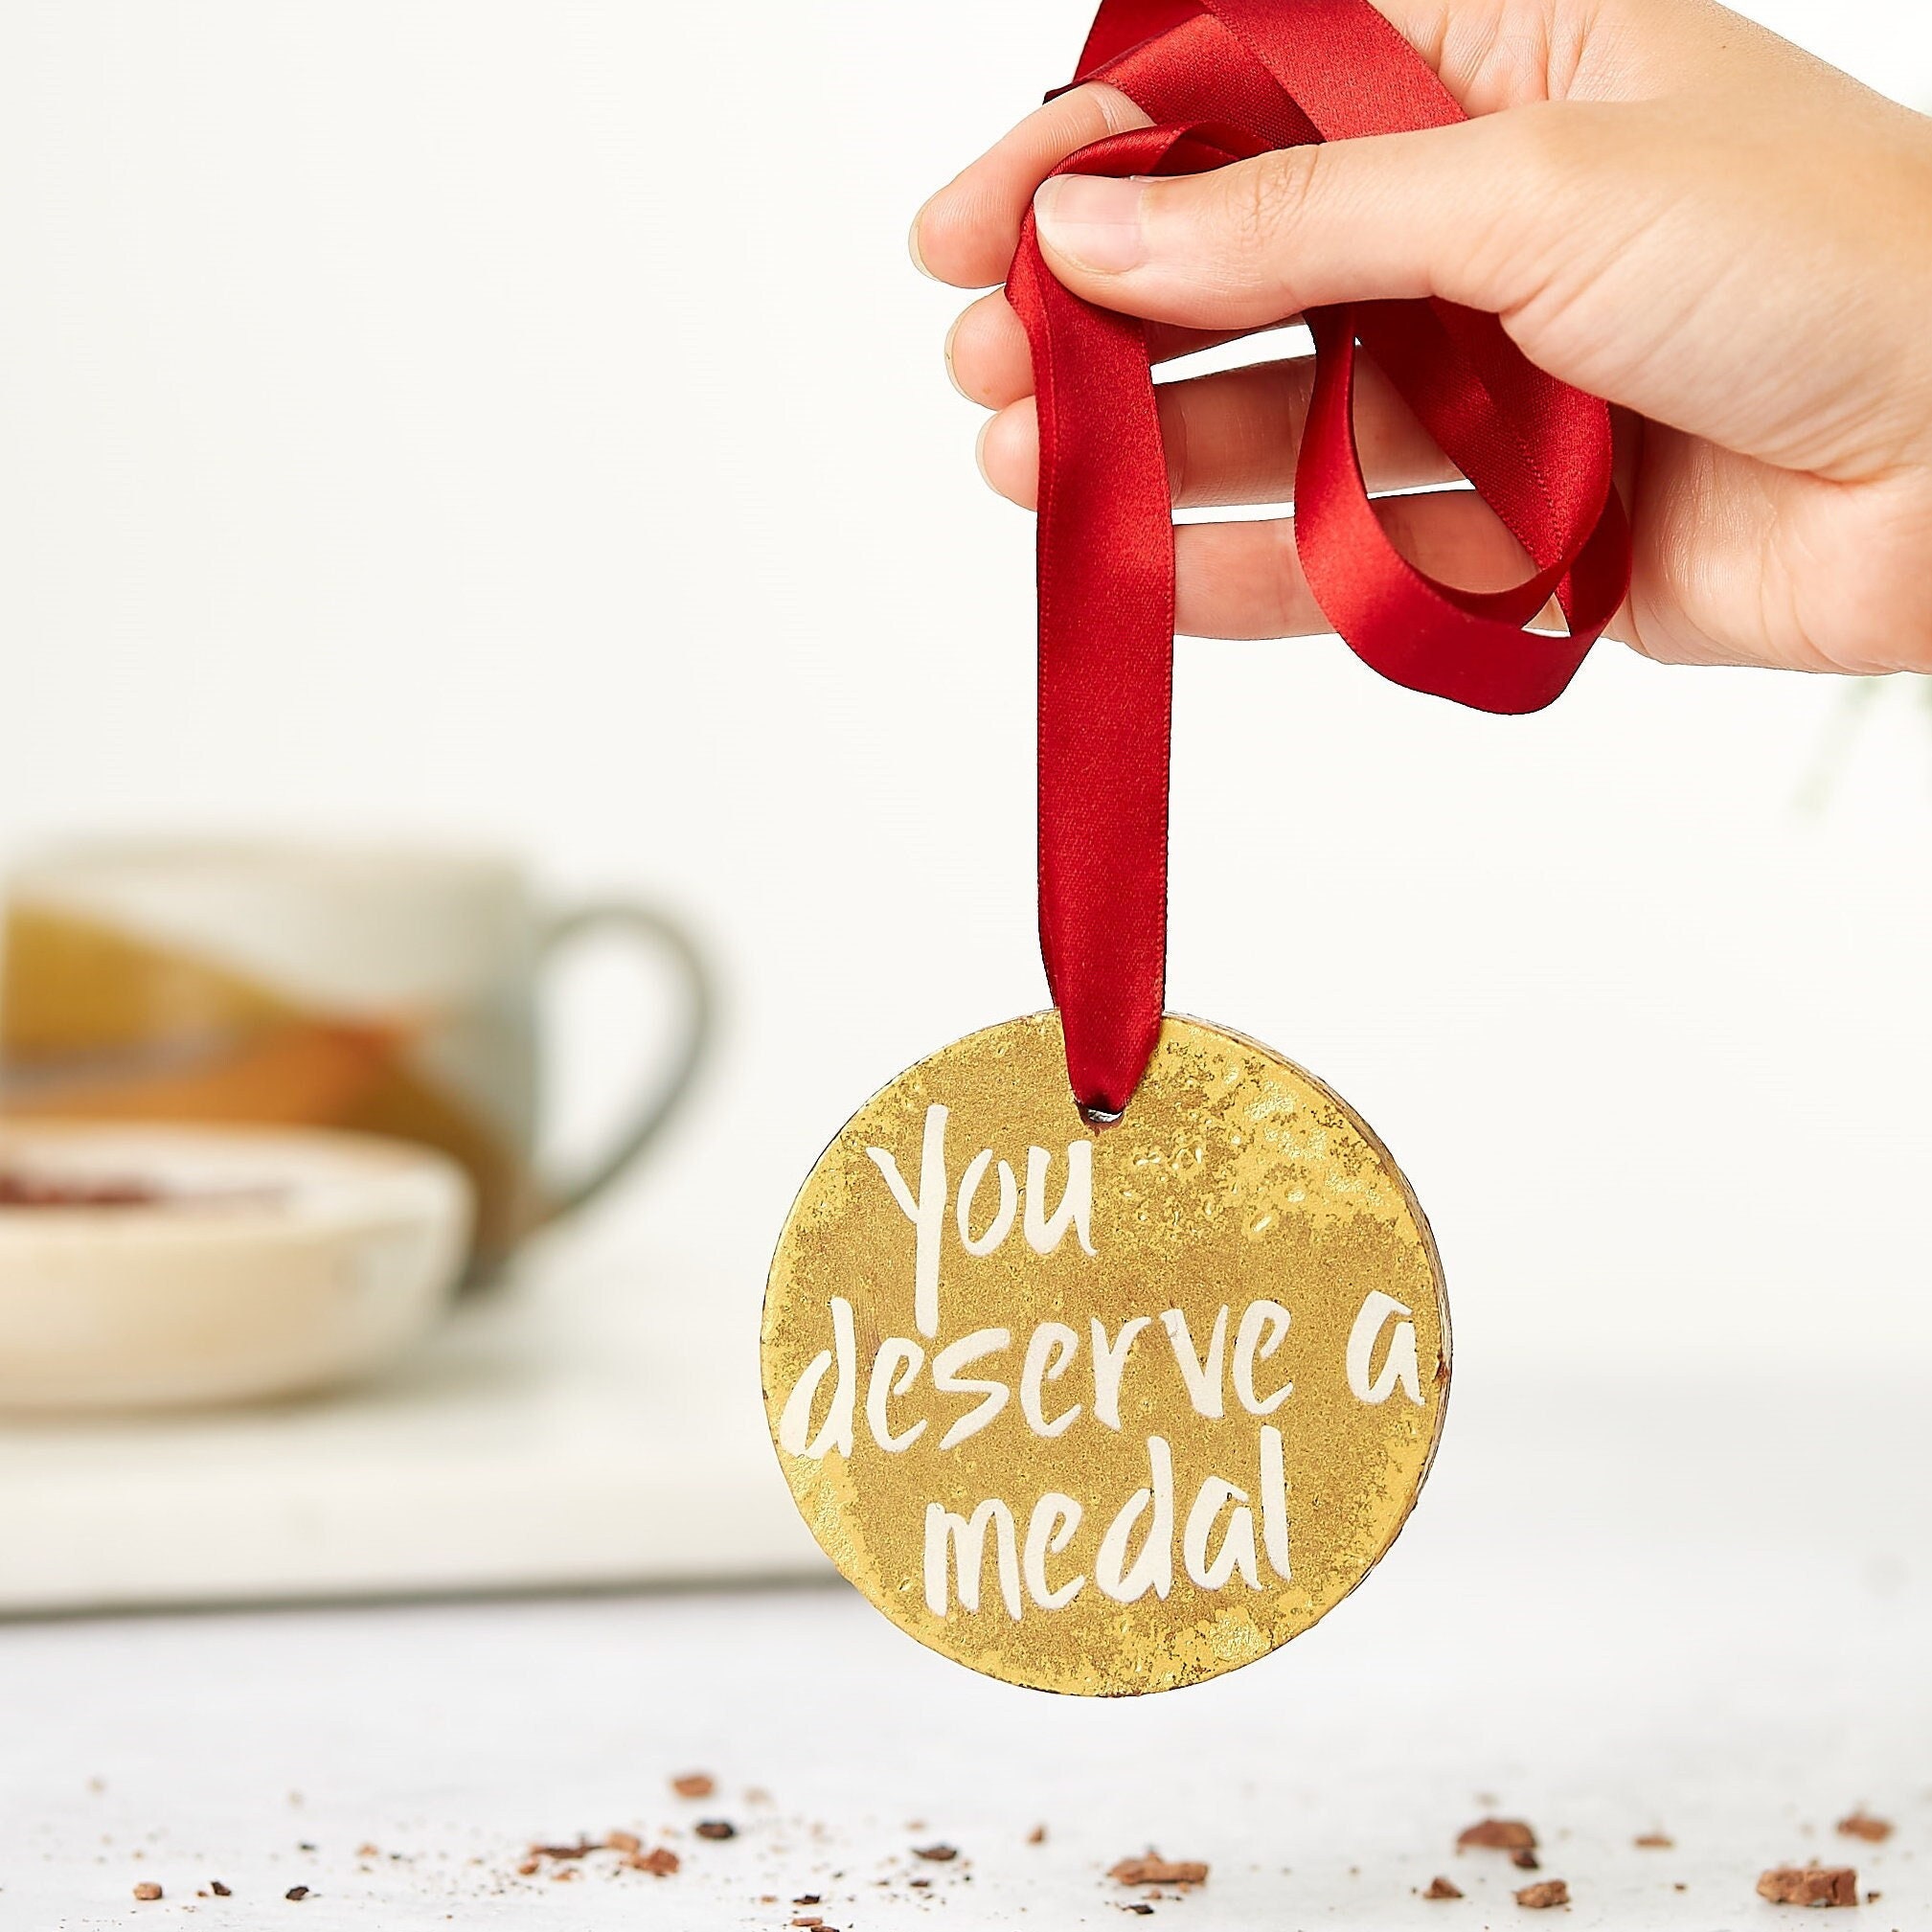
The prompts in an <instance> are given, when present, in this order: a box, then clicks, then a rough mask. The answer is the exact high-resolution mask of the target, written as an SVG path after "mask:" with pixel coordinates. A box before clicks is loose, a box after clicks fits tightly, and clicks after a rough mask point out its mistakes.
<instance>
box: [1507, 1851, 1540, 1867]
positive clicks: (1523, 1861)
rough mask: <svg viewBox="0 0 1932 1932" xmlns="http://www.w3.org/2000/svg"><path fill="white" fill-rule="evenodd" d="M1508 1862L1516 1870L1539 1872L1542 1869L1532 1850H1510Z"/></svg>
mask: <svg viewBox="0 0 1932 1932" xmlns="http://www.w3.org/2000/svg"><path fill="white" fill-rule="evenodd" d="M1510 1863H1511V1864H1512V1865H1513V1866H1514V1867H1515V1868H1516V1870H1517V1871H1518V1872H1540V1871H1541V1870H1542V1869H1543V1868H1542V1865H1541V1864H1540V1863H1539V1862H1538V1861H1537V1858H1536V1854H1535V1853H1534V1852H1511V1853H1510Z"/></svg>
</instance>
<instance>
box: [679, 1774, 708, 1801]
mask: <svg viewBox="0 0 1932 1932" xmlns="http://www.w3.org/2000/svg"><path fill="white" fill-rule="evenodd" d="M671 1789H672V1790H673V1791H675V1792H676V1793H677V1795H678V1796H679V1797H680V1798H709V1797H710V1796H711V1794H712V1793H713V1792H714V1791H716V1789H717V1780H716V1778H714V1777H713V1776H712V1775H711V1773H710V1772H709V1771H687V1772H686V1773H685V1774H684V1776H683V1777H682V1778H673V1779H672V1780H671Z"/></svg>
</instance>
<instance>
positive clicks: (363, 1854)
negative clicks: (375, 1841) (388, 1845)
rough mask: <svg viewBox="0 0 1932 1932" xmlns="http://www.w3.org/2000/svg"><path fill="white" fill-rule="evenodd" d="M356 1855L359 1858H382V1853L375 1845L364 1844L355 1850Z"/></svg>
mask: <svg viewBox="0 0 1932 1932" xmlns="http://www.w3.org/2000/svg"><path fill="white" fill-rule="evenodd" d="M355 1855H356V1856H357V1857H358V1858H380V1857H381V1856H382V1853H381V1852H378V1851H377V1850H376V1849H375V1846H374V1845H370V1844H362V1845H358V1846H357V1847H356V1848H355Z"/></svg>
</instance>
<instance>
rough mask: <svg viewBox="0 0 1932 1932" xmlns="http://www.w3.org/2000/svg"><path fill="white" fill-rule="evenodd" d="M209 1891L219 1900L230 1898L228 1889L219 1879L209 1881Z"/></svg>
mask: <svg viewBox="0 0 1932 1932" xmlns="http://www.w3.org/2000/svg"><path fill="white" fill-rule="evenodd" d="M208 1889H209V1890H210V1891H211V1892H213V1893H214V1894H215V1896H216V1898H227V1897H229V1891H228V1887H227V1886H226V1885H224V1884H223V1883H222V1882H221V1880H220V1879H219V1878H211V1879H209V1881H208Z"/></svg>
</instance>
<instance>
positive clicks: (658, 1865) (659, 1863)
mask: <svg viewBox="0 0 1932 1932" xmlns="http://www.w3.org/2000/svg"><path fill="white" fill-rule="evenodd" d="M624 1862H625V1865H626V1866H627V1867H628V1868H629V1869H630V1870H631V1871H633V1872H648V1873H649V1874H650V1875H651V1876H652V1877H653V1878H669V1877H671V1875H673V1874H674V1873H675V1872H676V1870H677V1868H678V1864H679V1862H680V1861H679V1859H678V1855H677V1853H676V1852H669V1851H667V1850H666V1849H665V1848H664V1847H663V1846H662V1845H659V1846H657V1847H656V1848H655V1849H654V1850H652V1851H649V1852H641V1853H639V1854H638V1855H636V1856H635V1857H630V1858H626V1859H625V1861H624Z"/></svg>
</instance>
